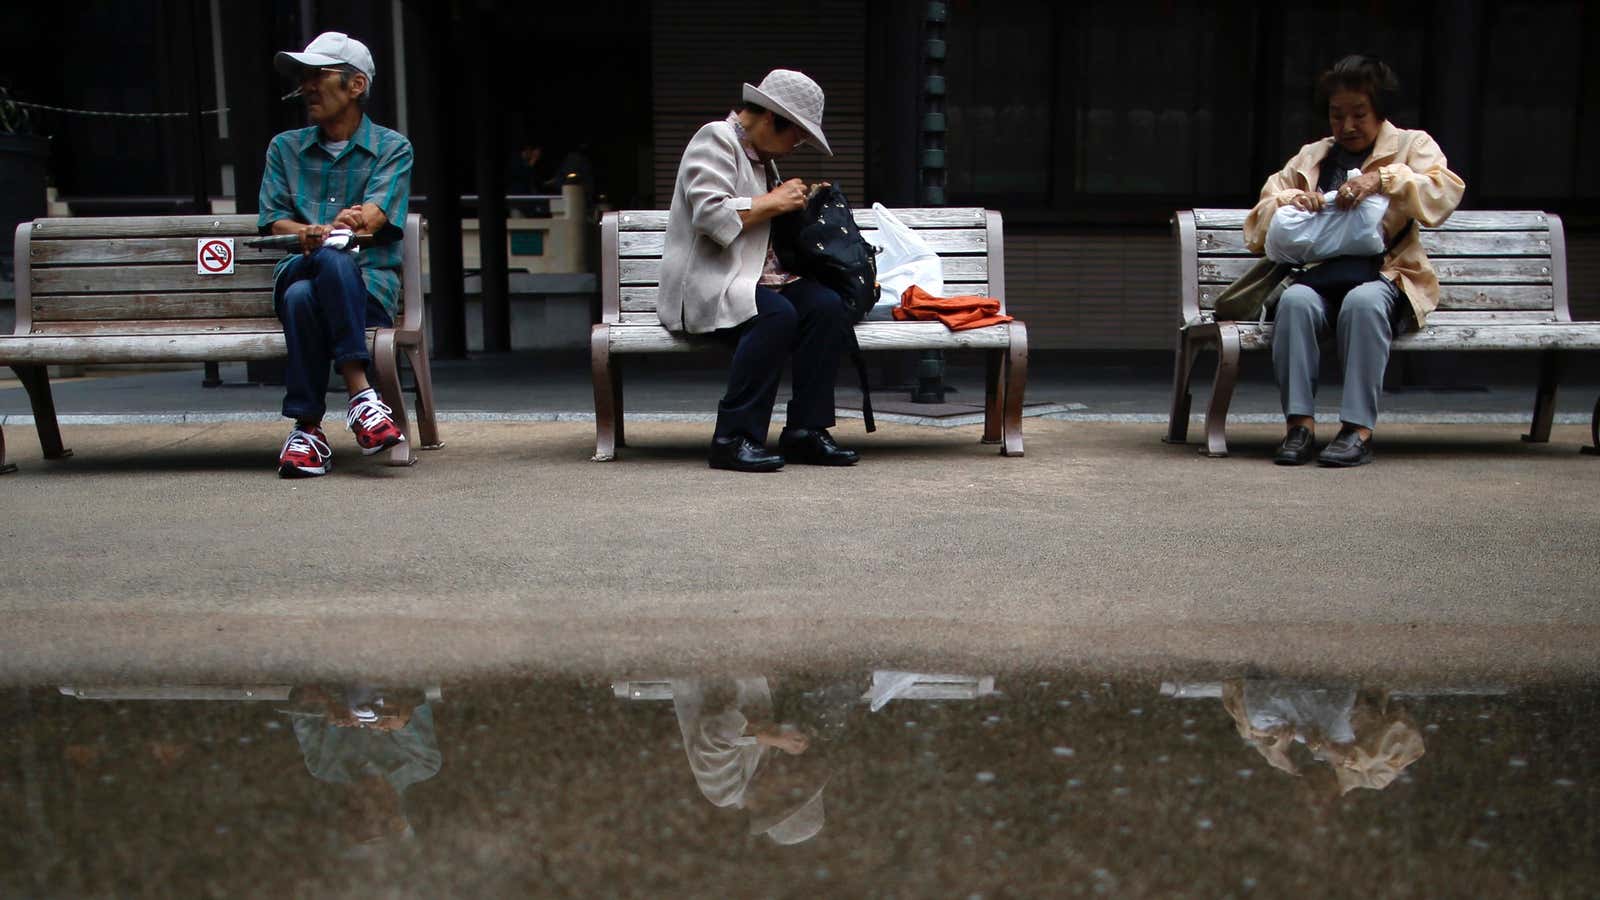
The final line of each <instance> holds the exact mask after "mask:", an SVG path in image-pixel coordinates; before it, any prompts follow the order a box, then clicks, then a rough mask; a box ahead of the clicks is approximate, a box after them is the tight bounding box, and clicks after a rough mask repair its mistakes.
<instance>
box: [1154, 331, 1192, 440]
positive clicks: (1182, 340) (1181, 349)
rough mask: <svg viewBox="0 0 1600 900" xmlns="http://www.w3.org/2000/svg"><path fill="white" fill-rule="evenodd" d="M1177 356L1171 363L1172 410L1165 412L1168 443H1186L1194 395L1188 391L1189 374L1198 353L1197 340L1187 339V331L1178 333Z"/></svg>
mask: <svg viewBox="0 0 1600 900" xmlns="http://www.w3.org/2000/svg"><path fill="white" fill-rule="evenodd" d="M1176 353H1177V358H1176V359H1175V360H1174V361H1173V364H1172V411H1171V412H1170V413H1168V414H1167V436H1166V437H1164V438H1162V440H1164V441H1166V442H1167V443H1169V444H1182V443H1186V442H1187V441H1188V439H1189V407H1190V405H1191V404H1192V403H1193V402H1194V395H1193V394H1192V393H1191V392H1190V391H1189V376H1190V375H1191V374H1193V372H1194V360H1195V357H1196V356H1199V355H1200V345H1199V342H1198V341H1193V340H1190V339H1189V333H1188V332H1187V331H1181V332H1179V333H1178V349H1177V351H1176Z"/></svg>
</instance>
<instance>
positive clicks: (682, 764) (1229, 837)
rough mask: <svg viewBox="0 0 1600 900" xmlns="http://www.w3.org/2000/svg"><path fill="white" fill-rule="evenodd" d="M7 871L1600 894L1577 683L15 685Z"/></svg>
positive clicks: (397, 884) (1, 801)
mask: <svg viewBox="0 0 1600 900" xmlns="http://www.w3.org/2000/svg"><path fill="white" fill-rule="evenodd" d="M3 697H4V699H0V714H3V715H4V716H5V718H6V721H7V722H8V724H9V725H10V727H9V728H8V729H7V731H6V733H5V735H4V737H3V738H0V817H3V819H4V821H5V822H7V823H8V827H7V828H6V829H4V830H3V836H0V858H3V859H5V860H6V862H5V864H4V869H3V874H0V895H5V896H81V895H85V894H93V895H122V894H137V893H146V892H158V893H163V894H166V893H172V894H201V895H219V894H235V893H241V892H248V893H274V894H282V893H287V894H319V893H330V892H331V893H339V892H345V893H357V894H367V893H384V894H399V895H406V896H437V895H444V894H462V893H473V892H478V893H485V894H496V895H498V894H505V893H519V894H585V895H589V894H594V893H621V894H630V895H660V894H697V895H698V894H728V895H735V896H748V895H759V896H769V895H791V894H816V893H819V892H820V893H828V894H840V895H849V896H853V895H864V894H882V893H894V894H897V895H902V896H904V895H926V894H933V895H957V896H968V895H972V894H982V895H986V896H993V895H1006V894H1029V895H1037V894H1067V895H1071V894H1080V893H1082V894H1108V895H1117V896H1158V895H1171V894H1188V895H1195V894H1198V895H1204V896H1219V895H1244V894H1251V893H1259V894H1276V893H1281V892H1284V891H1295V892H1298V893H1312V894H1320V893H1325V892H1326V891H1327V890H1328V887H1329V886H1330V885H1334V884H1337V885H1340V886H1341V888H1340V892H1341V893H1360V892H1367V893H1370V894H1372V895H1375V896H1380V895H1392V894H1394V893H1397V892H1398V893H1409V894H1412V895H1419V896H1497V895H1517V894H1523V895H1529V896H1532V895H1548V894H1568V895H1593V894H1594V893H1595V892H1596V890H1597V889H1600V872H1597V866H1596V863H1595V861H1594V860H1593V852H1592V851H1593V846H1594V834H1595V828H1596V823H1597V822H1600V819H1597V817H1596V799H1597V789H1596V783H1597V782H1596V777H1597V772H1596V769H1597V764H1596V757H1595V755H1594V753H1593V751H1592V747H1593V746H1594V744H1595V740H1596V738H1597V737H1600V735H1597V734H1596V722H1597V717H1600V708H1597V704H1596V699H1597V697H1600V692H1597V691H1596V690H1595V686H1594V685H1592V684H1576V685H1574V684H1567V685H1549V686H1541V687H1523V688H1519V689H1515V690H1508V689H1505V688H1478V687H1472V686H1459V685H1458V686H1453V687H1443V688H1413V687H1406V686H1403V685H1396V686H1387V687H1384V686H1377V685H1372V684H1365V683H1357V682H1348V683H1341V682H1337V681H1326V682H1304V681H1293V682H1291V681H1281V680H1269V679H1261V678H1250V679H1234V680H1226V681H1218V682H1196V681H1182V680H1169V681H1167V682H1164V683H1163V682H1161V681H1160V680H1159V679H1148V680H1138V679H1133V680H1129V679H1121V678H1118V679H1112V680H1102V679H1101V678H1100V677H1097V676H1094V675H1092V674H1085V673H1081V672H1036V671H1035V672H1018V673H1005V672H1001V673H997V674H968V675H963V674H920V673H913V672H897V671H878V672H866V671H861V672H830V673H799V674H794V673H777V672H773V673H766V674H760V673H721V672H714V671H711V672H698V673H663V674H661V675H659V676H657V677H652V678H632V679H629V680H615V681H610V682H606V681H596V680H592V679H586V678H576V677H559V676H541V677H536V678H528V679H522V680H515V679H503V680H486V681H466V682H461V683H453V682H450V681H448V680H446V682H445V684H444V686H443V687H439V686H427V685H415V684H413V685H361V684H345V685H332V684H308V685H288V684H278V685H255V686H214V685H213V686H190V687H183V686H171V685H168V686H159V687H138V686H126V685H124V686H116V685H101V686H84V685H73V686H71V687H62V688H36V689H23V688H12V689H8V690H7V691H6V693H5V694H4V695H3Z"/></svg>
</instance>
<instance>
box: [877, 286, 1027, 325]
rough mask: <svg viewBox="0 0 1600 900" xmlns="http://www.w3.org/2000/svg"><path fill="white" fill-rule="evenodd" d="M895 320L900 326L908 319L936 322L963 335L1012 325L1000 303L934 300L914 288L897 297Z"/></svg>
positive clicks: (976, 299)
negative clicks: (1003, 325) (969, 330)
mask: <svg viewBox="0 0 1600 900" xmlns="http://www.w3.org/2000/svg"><path fill="white" fill-rule="evenodd" d="M894 317H895V318H896V319H898V320H900V321H902V322H903V321H905V320H907V319H921V320H923V321H929V322H931V321H939V322H943V323H944V324H945V327H946V328H949V329H950V330H951V331H966V330H967V329H969V328H982V327H984V326H985V325H999V324H1001V323H1003V322H1009V321H1011V317H1010V316H1008V315H1006V314H1004V313H1002V312H1001V311H1000V301H999V300H996V299H995V298H993V297H979V296H976V295H968V296H963V297H935V296H933V295H932V294H929V293H928V292H927V291H925V290H923V289H922V288H920V287H917V286H916V285H914V284H913V285H912V286H910V287H908V288H906V291H905V293H904V294H901V295H900V305H899V306H896V307H895V308H894Z"/></svg>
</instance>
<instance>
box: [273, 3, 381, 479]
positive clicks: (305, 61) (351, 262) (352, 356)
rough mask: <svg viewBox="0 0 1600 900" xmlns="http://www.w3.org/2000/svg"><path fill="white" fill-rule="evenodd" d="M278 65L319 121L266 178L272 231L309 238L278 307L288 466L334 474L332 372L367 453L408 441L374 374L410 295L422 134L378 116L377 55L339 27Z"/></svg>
mask: <svg viewBox="0 0 1600 900" xmlns="http://www.w3.org/2000/svg"><path fill="white" fill-rule="evenodd" d="M274 65H275V66H276V67H277V69H278V71H279V72H280V73H281V74H283V75H284V76H285V77H287V78H289V79H290V80H291V81H293V82H294V83H295V84H296V85H297V86H298V90H296V91H295V94H296V95H298V96H300V97H302V98H304V101H305V105H306V115H307V118H309V119H310V120H311V125H310V127H308V128H300V129H296V130H294V131H285V132H283V133H282V134H280V135H278V136H277V137H274V138H273V139H272V142H271V143H270V144H269V145H268V146H267V165H266V172H265V173H264V174H263V176H262V179H261V203H260V208H261V214H260V217H259V218H258V220H257V225H258V226H259V227H260V229H261V231H262V233H264V234H297V235H299V236H300V250H301V252H300V253H298V254H295V255H293V256H290V257H288V258H287V259H284V260H283V261H282V262H280V263H278V268H277V270H276V272H275V275H274V283H273V284H274V287H273V305H274V308H275V309H276V310H277V313H278V318H279V319H280V320H281V321H282V322H283V334H284V338H285V341H286V343H287V344H288V350H289V361H288V365H287V367H286V369H285V372H284V399H283V414H284V415H285V416H287V417H288V418H290V419H293V420H294V423H295V424H294V428H293V429H292V430H291V431H290V432H289V437H288V438H287V439H286V440H285V441H284V442H283V449H282V450H281V451H280V452H279V455H278V474H279V475H280V476H282V477H284V478H305V477H310V476H316V475H322V474H325V473H326V472H327V471H328V469H329V468H330V467H331V464H332V457H333V451H332V450H331V449H330V448H329V446H328V438H327V436H326V435H325V434H323V432H322V425H321V422H322V416H323V414H324V413H325V412H326V411H327V409H326V395H327V391H328V368H329V365H330V364H331V365H333V366H334V367H335V368H337V369H338V370H339V374H340V375H341V376H343V378H344V382H345V387H346V388H347V389H348V391H349V393H350V405H349V408H348V410H347V411H346V417H345V421H346V424H347V425H348V427H349V428H350V430H351V431H352V432H354V433H355V438H356V444H357V446H359V447H360V448H361V452H362V453H366V454H373V453H377V452H379V451H381V450H384V449H386V448H389V447H393V446H394V445H395V444H398V443H400V442H401V441H404V440H405V434H404V433H403V432H401V431H400V429H399V428H397V427H396V426H395V424H394V420H393V419H392V418H391V417H390V412H391V411H390V409H389V407H388V406H386V405H384V403H383V402H382V401H381V400H379V399H378V395H377V392H376V391H374V390H373V389H372V386H371V385H370V384H369V383H368V381H367V362H368V361H369V360H370V359H371V356H370V354H369V353H368V350H367V328H368V327H380V328H381V327H386V326H388V325H390V324H391V323H392V322H393V321H394V315H395V312H396V310H397V308H398V304H399V297H400V268H401V244H400V238H401V236H402V234H401V230H400V229H401V227H402V226H403V225H404V224H405V220H406V209H407V207H408V206H409V205H410V203H411V142H410V141H408V140H406V139H405V137H404V136H402V135H401V134H399V133H398V132H395V131H391V130H390V129H388V128H384V127H382V126H381V125H377V124H375V123H374V122H373V121H372V120H371V119H369V118H367V115H366V112H365V109H364V107H365V105H366V101H367V96H368V94H369V93H370V91H371V90H372V79H373V75H374V70H373V65H372V54H371V53H370V52H368V50H367V47H366V45H365V44H363V43H361V42H360V41H358V40H356V39H354V38H352V37H350V36H349V35H345V34H341V33H340V32H337V31H329V32H326V33H324V34H320V35H318V36H317V38H316V40H314V41H312V42H311V43H310V44H308V45H307V46H306V49H305V50H304V51H302V52H299V53H293V52H287V51H286V52H283V53H279V54H278V55H277V58H276V59H275V60H274ZM334 229H349V230H350V231H352V232H354V233H355V234H356V235H371V236H372V241H371V243H369V244H367V245H366V246H364V247H362V249H361V251H360V252H359V253H351V252H348V251H347V250H345V249H334V248H333V247H332V246H328V247H324V246H323V240H324V238H325V237H326V236H327V235H328V233H329V232H330V231H332V230H334Z"/></svg>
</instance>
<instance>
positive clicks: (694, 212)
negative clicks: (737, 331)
mask: <svg viewBox="0 0 1600 900" xmlns="http://www.w3.org/2000/svg"><path fill="white" fill-rule="evenodd" d="M767 167H768V168H769V169H770V170H771V177H772V178H773V179H776V178H777V174H778V172H777V167H776V166H773V165H772V163H770V162H769V163H767ZM767 177H768V176H767V175H766V174H765V173H762V172H760V171H758V170H757V168H756V164H755V163H754V162H752V161H751V160H750V158H749V157H747V156H745V154H744V151H743V149H741V148H740V146H739V138H738V135H737V134H736V133H735V132H734V130H733V125H732V124H730V123H729V122H727V121H725V120H724V121H719V122H711V123H708V124H706V125H705V126H703V127H702V128H701V129H700V130H699V131H698V132H696V133H695V136H694V137H693V138H692V139H690V141H689V146H688V147H686V148H684V151H683V159H682V161H680V162H679V163H678V181H677V184H675V185H674V186H673V189H672V207H671V210H670V211H669V212H668V213H667V235H666V245H665V247H664V249H663V250H662V255H661V282H660V290H659V292H658V294H657V298H656V313H657V314H658V315H659V316H660V317H661V324H662V325H665V326H666V327H667V328H668V329H670V330H672V331H687V332H689V333H690V334H704V333H705V332H708V331H715V330H717V329H719V328H732V327H733V326H735V325H738V324H739V323H740V322H743V321H745V320H746V319H749V318H751V317H752V316H754V315H755V314H756V283H757V282H759V281H760V280H761V270H762V268H763V267H764V266H765V265H766V261H767V242H768V239H769V237H770V234H771V226H770V225H769V224H768V223H766V222H762V223H761V224H759V225H753V226H751V227H750V228H749V229H745V227H744V224H743V223H742V222H741V221H740V219H739V210H742V209H749V208H750V203H751V200H752V199H753V198H755V197H757V196H760V195H761V194H765V193H766V192H767Z"/></svg>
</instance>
